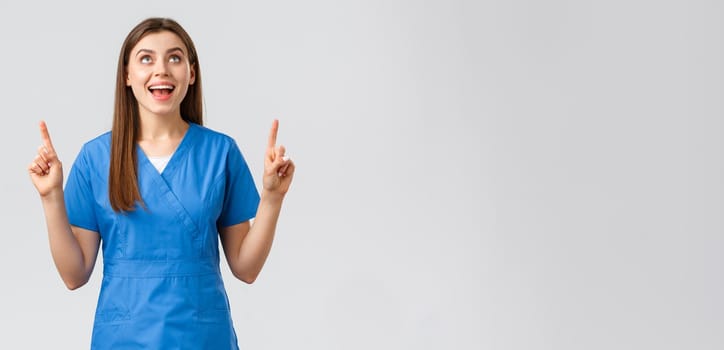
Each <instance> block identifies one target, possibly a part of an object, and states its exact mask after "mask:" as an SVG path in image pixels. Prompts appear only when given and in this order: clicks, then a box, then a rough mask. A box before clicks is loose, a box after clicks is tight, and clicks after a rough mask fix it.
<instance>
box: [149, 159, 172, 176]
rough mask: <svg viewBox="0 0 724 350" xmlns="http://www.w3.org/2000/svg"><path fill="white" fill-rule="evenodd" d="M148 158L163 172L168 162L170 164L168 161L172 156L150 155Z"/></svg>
mask: <svg viewBox="0 0 724 350" xmlns="http://www.w3.org/2000/svg"><path fill="white" fill-rule="evenodd" d="M148 160H150V161H151V164H153V166H154V167H156V170H158V172H159V173H162V172H163V169H165V168H166V164H168V161H169V160H171V156H163V157H148Z"/></svg>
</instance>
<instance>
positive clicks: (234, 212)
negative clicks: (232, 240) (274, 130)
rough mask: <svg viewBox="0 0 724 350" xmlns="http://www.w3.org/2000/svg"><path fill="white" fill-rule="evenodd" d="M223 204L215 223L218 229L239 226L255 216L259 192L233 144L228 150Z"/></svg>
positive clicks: (239, 152)
mask: <svg viewBox="0 0 724 350" xmlns="http://www.w3.org/2000/svg"><path fill="white" fill-rule="evenodd" d="M224 177H225V181H226V186H225V190H224V204H223V207H222V209H221V215H219V219H218V221H217V225H218V226H219V227H227V226H232V225H236V224H240V223H242V222H244V221H247V220H249V219H252V218H254V217H255V216H256V210H257V207H258V206H259V192H258V191H257V189H256V185H255V184H254V178H253V177H252V176H251V172H250V171H249V166H248V165H247V164H246V161H245V160H244V157H243V156H242V155H241V151H240V150H239V147H238V146H237V145H236V143H235V142H233V143H232V146H231V147H230V148H229V152H228V154H227V163H226V171H225V175H224Z"/></svg>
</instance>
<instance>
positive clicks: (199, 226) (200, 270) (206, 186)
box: [28, 18, 295, 349]
mask: <svg viewBox="0 0 724 350" xmlns="http://www.w3.org/2000/svg"><path fill="white" fill-rule="evenodd" d="M202 100H203V99H202V95H201V69H200V66H199V61H198V56H197V54H196V49H195V47H194V44H193V42H192V41H191V38H190V37H189V35H188V34H187V33H186V31H185V30H184V29H183V28H182V27H181V26H180V25H179V24H178V23H177V22H175V21H173V20H171V19H167V18H149V19H146V20H144V21H142V22H141V23H139V24H138V25H137V26H136V27H135V28H133V30H131V32H130V33H129V34H128V36H127V37H126V39H125V41H124V43H123V46H122V47H121V52H120V57H119V60H118V71H117V80H116V97H115V109H114V117H113V126H112V129H111V131H110V132H107V133H104V134H102V135H100V136H98V137H96V138H94V139H93V140H90V141H88V142H86V143H85V144H84V145H83V147H82V148H81V150H80V152H79V154H78V156H77V158H76V160H75V162H74V163H73V166H72V168H71V170H70V173H69V175H68V179H67V182H66V185H65V189H64V188H63V169H62V163H61V161H60V159H59V157H58V155H57V154H56V151H55V148H54V147H53V143H52V142H51V138H50V134H49V133H48V128H47V126H46V125H45V123H43V122H41V123H40V135H41V138H42V146H40V148H39V149H38V151H37V153H38V154H37V156H36V157H35V158H34V159H33V161H32V162H31V163H30V165H29V167H28V171H29V173H30V178H31V180H32V182H33V184H34V185H35V187H36V189H37V191H38V193H39V194H40V198H41V201H42V203H43V210H44V212H45V219H46V222H47V229H48V238H49V241H50V249H51V254H52V256H53V260H54V262H55V266H56V267H57V269H58V272H59V273H60V276H61V278H62V279H63V281H64V282H65V284H66V286H67V287H68V288H69V289H76V288H78V287H80V286H82V285H84V284H85V283H86V282H87V281H88V279H89V277H90V275H91V273H92V271H93V267H94V265H95V261H96V257H97V254H98V250H99V247H100V246H102V254H103V280H102V284H101V290H100V294H99V297H98V304H97V307H96V314H95V320H94V325H93V335H92V339H91V348H92V349H238V345H237V337H236V334H235V332H234V327H233V324H232V319H231V315H230V310H229V301H228V298H227V295H226V291H225V288H224V284H223V281H222V278H221V273H220V269H219V260H220V259H219V255H220V254H219V248H218V241H219V238H220V241H221V244H222V246H223V251H224V256H225V258H226V261H227V262H228V264H229V267H230V269H231V271H232V272H233V274H234V276H235V277H237V278H238V279H240V280H242V281H244V282H246V283H252V282H254V280H255V279H256V277H257V276H258V274H259V272H260V271H261V269H262V266H263V265H264V262H265V260H266V258H267V256H268V254H269V250H270V249H271V246H272V240H273V238H274V232H275V229H276V224H277V220H278V218H279V213H280V210H281V207H282V201H283V199H284V196H285V194H286V193H287V191H288V190H289V186H290V183H291V181H292V177H293V175H294V169H295V166H294V163H293V162H292V161H291V160H290V159H289V158H288V157H286V156H285V149H284V147H283V146H276V136H277V130H278V128H279V123H278V121H276V120H275V121H274V122H273V123H272V127H271V132H270V134H269V141H268V145H267V149H266V154H265V157H264V175H263V187H262V191H261V194H259V192H258V191H257V189H256V186H255V184H254V180H253V178H252V175H251V173H250V171H249V168H248V166H247V163H246V161H245V159H244V157H243V156H242V154H241V152H240V150H239V147H238V146H237V145H236V143H235V141H234V140H233V139H232V138H231V137H229V136H227V135H225V134H222V133H220V132H217V131H214V130H211V129H208V128H206V127H204V126H203V118H202ZM251 219H254V220H253V223H252V220H251Z"/></svg>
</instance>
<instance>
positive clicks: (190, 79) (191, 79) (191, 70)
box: [189, 64, 196, 85]
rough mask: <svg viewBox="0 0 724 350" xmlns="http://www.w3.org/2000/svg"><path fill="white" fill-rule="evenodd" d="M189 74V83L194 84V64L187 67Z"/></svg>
mask: <svg viewBox="0 0 724 350" xmlns="http://www.w3.org/2000/svg"><path fill="white" fill-rule="evenodd" d="M189 74H190V75H191V77H190V78H189V85H194V83H195V82H196V65H195V64H194V65H192V66H191V68H190V69H189Z"/></svg>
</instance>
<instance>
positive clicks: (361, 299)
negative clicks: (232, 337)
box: [0, 0, 724, 349]
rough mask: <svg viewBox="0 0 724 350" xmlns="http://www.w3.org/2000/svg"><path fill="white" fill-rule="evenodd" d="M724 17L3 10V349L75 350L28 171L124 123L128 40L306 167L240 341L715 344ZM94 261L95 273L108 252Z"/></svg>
mask: <svg viewBox="0 0 724 350" xmlns="http://www.w3.org/2000/svg"><path fill="white" fill-rule="evenodd" d="M723 10H724V5H722V2H721V1H683V0H682V1H668V0H664V1H645V0H627V1H562V0H554V1H519V0H513V1H510V0H494V1H419V2H418V1H390V0H388V1H376V0H374V1H342V2H340V1H304V2H301V1H267V2H248V1H243V2H235V3H233V4H231V3H229V4H224V5H216V4H209V3H207V2H189V3H183V2H178V1H171V2H160V1H159V2H150V1H123V2H90V1H88V2H86V3H79V2H68V1H65V2H48V3H39V2H37V1H28V2H23V3H22V4H21V3H10V2H3V3H2V4H0V42H1V43H2V46H3V48H2V54H1V55H0V67H2V75H1V76H2V84H0V99H2V115H3V119H4V126H3V127H2V128H1V131H0V132H1V134H0V142H1V143H2V144H1V145H0V146H1V147H0V149H2V150H3V163H4V165H5V169H4V172H3V173H2V181H1V182H0V186H2V194H3V195H4V196H3V197H4V200H3V201H2V202H0V206H2V207H1V208H0V209H1V210H0V215H2V222H3V224H4V235H3V237H4V238H3V242H4V243H3V244H2V245H0V258H1V259H2V260H1V261H0V276H2V298H0V310H2V312H0V314H1V315H2V316H0V317H2V324H3V332H2V334H3V335H2V337H0V348H3V349H10V348H13V349H16V348H28V349H31V348H32V349H42V348H58V349H82V348H87V347H88V344H89V341H90V334H91V326H92V319H93V312H94V310H95V302H96V298H97V295H98V288H99V282H100V275H101V266H100V264H99V265H98V267H97V269H96V271H95V272H94V275H93V277H92V279H91V281H90V282H89V284H88V285H86V286H85V287H83V288H81V289H80V290H77V291H74V292H69V291H67V290H66V289H65V288H64V286H63V284H62V282H61V281H60V278H59V277H58V275H57V272H56V271H55V268H54V266H53V263H52V260H51V257H50V253H49V249H48V242H47V237H46V232H45V222H44V219H43V216H42V210H41V206H40V201H39V200H38V197H37V193H36V192H35V191H34V188H33V187H32V185H31V182H30V180H29V179H28V176H27V174H26V170H25V169H26V165H27V163H29V162H30V160H31V159H32V157H33V156H34V153H35V150H36V148H37V146H38V145H39V143H40V138H39V135H38V131H37V122H38V120H40V119H45V120H47V122H48V125H49V128H50V131H51V135H52V136H53V138H54V142H55V144H56V148H57V149H58V151H59V153H60V155H61V157H62V160H63V161H64V164H65V170H66V174H67V171H68V170H69V169H70V165H71V164H72V161H73V160H74V158H75V156H76V154H77V152H78V150H79V149H80V146H81V145H82V143H83V142H85V141H87V140H88V139H90V138H92V137H94V136H96V135H98V134H100V133H102V132H104V131H105V130H107V129H108V128H109V127H110V123H111V112H112V97H113V87H114V74H115V67H116V60H117V55H118V51H119V49H120V45H121V42H122V40H123V38H124V37H125V35H126V34H127V33H128V31H129V30H130V29H131V28H132V27H133V26H134V25H135V24H136V23H137V22H138V21H140V20H142V19H143V18H145V17H148V16H168V17H172V18H175V19H176V20H178V21H179V22H180V23H181V24H182V25H183V26H185V27H186V29H187V30H188V31H189V33H190V34H191V36H192V37H193V39H194V41H195V42H196V45H197V48H198V50H199V54H200V62H201V67H202V75H203V78H202V79H203V83H204V89H205V93H206V94H205V103H206V112H207V117H206V120H207V125H208V126H209V127H211V128H214V129H217V130H220V131H223V132H225V133H227V134H229V135H231V136H233V137H234V138H235V139H236V140H237V141H238V142H239V144H240V146H241V148H242V151H243V152H244V154H245V155H246V157H247V159H248V161H249V163H250V166H251V168H252V171H253V173H254V174H255V176H256V179H257V181H258V179H259V178H260V176H259V175H260V174H261V170H262V156H263V151H264V146H265V142H266V136H267V132H268V127H269V125H270V123H271V120H272V119H273V118H279V119H280V120H281V129H280V134H279V140H280V142H281V143H283V144H285V145H286V146H287V147H288V149H289V153H290V154H291V155H292V157H293V158H294V159H295V160H296V162H297V165H298V172H297V175H296V177H295V182H294V184H293V189H292V192H291V193H290V194H289V196H288V198H287V200H286V202H285V204H284V211H283V215H282V217H281V219H280V223H279V230H278V236H277V239H276V241H275V245H274V248H273V250H272V253H271V256H270V258H269V260H268V263H267V265H266V267H265V269H264V271H263V272H262V275H261V276H260V278H259V279H258V281H257V282H256V283H255V284H254V285H251V286H247V285H244V284H243V283H241V282H238V281H235V280H233V279H232V277H231V275H230V274H229V273H228V269H227V267H226V265H225V264H224V265H223V268H224V274H225V277H226V284H227V288H228V292H229V296H230V298H231V304H232V311H233V315H234V321H235V325H236V328H237V333H238V335H239V338H240V345H241V346H242V348H244V349H292V348H294V349H370V348H374V349H722V348H724V301H723V298H722V295H724V273H723V272H724V269H723V268H722V266H724V255H723V254H722V252H723V250H724V249H723V248H724V225H723V224H722V221H723V220H722V217H723V216H722V213H724V189H723V186H722V179H723V176H722V175H723V170H724V167H723V161H722V159H723V156H724V154H723V152H722V150H723V147H722V146H723V145H722V137H723V136H724V135H723V134H724V125H723V123H724V122H723V121H722V119H723V118H722V117H723V115H724V114H723V113H722V112H723V110H722V101H723V100H722V92H724V89H723V87H724V83H723V82H724V80H723V78H724V75H723V72H722V66H723V65H722V62H724V60H723V59H724V57H722V56H723V53H724V48H723V46H724V37H723V36H724V35H723V33H724V32H723V29H724V28H722V27H723V24H722V23H723V22H724V21H722V19H723V18H722V15H723V14H724V12H723ZM99 263H100V260H99Z"/></svg>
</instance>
